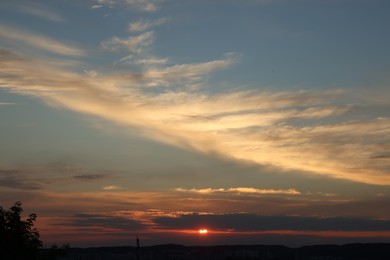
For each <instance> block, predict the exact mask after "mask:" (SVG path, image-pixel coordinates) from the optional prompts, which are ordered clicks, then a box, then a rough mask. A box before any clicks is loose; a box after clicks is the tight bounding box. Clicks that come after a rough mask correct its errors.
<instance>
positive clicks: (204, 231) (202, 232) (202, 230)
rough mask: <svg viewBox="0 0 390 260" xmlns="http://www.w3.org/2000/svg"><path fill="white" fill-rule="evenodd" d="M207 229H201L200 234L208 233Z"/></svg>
mask: <svg viewBox="0 0 390 260" xmlns="http://www.w3.org/2000/svg"><path fill="white" fill-rule="evenodd" d="M207 232H208V231H207V229H199V234H201V235H205V234H207Z"/></svg>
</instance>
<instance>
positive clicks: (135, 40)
mask: <svg viewBox="0 0 390 260" xmlns="http://www.w3.org/2000/svg"><path fill="white" fill-rule="evenodd" d="M153 41H154V33H153V32H145V33H142V34H140V35H138V36H130V37H128V38H119V37H112V38H111V39H108V40H105V41H103V42H102V43H101V47H102V49H103V50H105V51H110V52H119V51H130V52H133V53H142V52H144V49H145V48H146V47H148V46H149V45H151V44H152V43H153Z"/></svg>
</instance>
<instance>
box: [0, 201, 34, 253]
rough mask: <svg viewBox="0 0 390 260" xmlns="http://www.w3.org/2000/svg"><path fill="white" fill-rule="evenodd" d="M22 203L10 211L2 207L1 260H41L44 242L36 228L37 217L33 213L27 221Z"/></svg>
mask: <svg viewBox="0 0 390 260" xmlns="http://www.w3.org/2000/svg"><path fill="white" fill-rule="evenodd" d="M22 212H23V209H22V203H21V202H20V201H17V202H15V204H14V205H13V206H12V207H11V208H9V209H7V210H6V209H3V207H0V258H1V259H4V260H8V259H10V260H11V259H12V260H22V259H39V253H40V248H41V247H42V241H41V240H40V239H39V233H38V230H37V229H36V228H35V227H34V222H35V221H36V219H37V215H36V214H34V213H32V214H30V215H29V216H28V218H27V219H26V220H22V219H21V216H20V215H21V213H22Z"/></svg>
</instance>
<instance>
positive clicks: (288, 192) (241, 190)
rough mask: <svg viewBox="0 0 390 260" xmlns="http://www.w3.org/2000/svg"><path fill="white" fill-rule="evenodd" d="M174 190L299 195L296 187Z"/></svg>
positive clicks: (209, 192) (181, 189) (179, 189)
mask: <svg viewBox="0 0 390 260" xmlns="http://www.w3.org/2000/svg"><path fill="white" fill-rule="evenodd" d="M175 190H176V191H179V192H194V193H200V194H211V193H238V194H240V193H244V194H245V193H248V194H263V195H266V194H285V195H299V194H301V192H299V191H297V190H296V189H287V190H280V189H279V190H275V189H256V188H251V187H237V188H228V189H224V188H219V189H212V188H205V189H195V188H194V189H183V188H176V189H175Z"/></svg>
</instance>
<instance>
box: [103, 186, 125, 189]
mask: <svg viewBox="0 0 390 260" xmlns="http://www.w3.org/2000/svg"><path fill="white" fill-rule="evenodd" d="M122 189H123V187H121V186H116V185H109V186H104V187H103V190H122Z"/></svg>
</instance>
